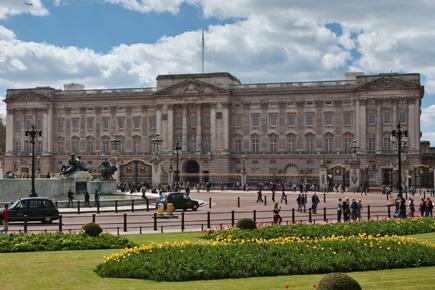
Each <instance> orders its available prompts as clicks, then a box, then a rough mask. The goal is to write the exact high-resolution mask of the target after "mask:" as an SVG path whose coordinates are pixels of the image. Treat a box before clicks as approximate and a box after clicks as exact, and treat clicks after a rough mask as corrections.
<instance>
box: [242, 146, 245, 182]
mask: <svg viewBox="0 0 435 290" xmlns="http://www.w3.org/2000/svg"><path fill="white" fill-rule="evenodd" d="M245 160H246V155H245V154H243V155H242V189H243V190H245V189H246V167H245Z"/></svg>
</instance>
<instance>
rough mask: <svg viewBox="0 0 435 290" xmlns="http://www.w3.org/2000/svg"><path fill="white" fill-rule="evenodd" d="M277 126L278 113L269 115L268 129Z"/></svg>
mask: <svg viewBox="0 0 435 290" xmlns="http://www.w3.org/2000/svg"><path fill="white" fill-rule="evenodd" d="M277 126H278V113H270V114H269V128H276V127H277Z"/></svg>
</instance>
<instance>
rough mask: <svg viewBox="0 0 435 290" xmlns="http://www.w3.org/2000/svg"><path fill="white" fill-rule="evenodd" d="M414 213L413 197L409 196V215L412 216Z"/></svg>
mask: <svg viewBox="0 0 435 290" xmlns="http://www.w3.org/2000/svg"><path fill="white" fill-rule="evenodd" d="M414 213H415V205H414V199H412V198H410V199H409V214H408V216H409V217H414Z"/></svg>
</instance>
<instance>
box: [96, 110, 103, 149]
mask: <svg viewBox="0 0 435 290" xmlns="http://www.w3.org/2000/svg"><path fill="white" fill-rule="evenodd" d="M94 110H95V150H96V152H97V153H98V154H101V152H102V151H103V150H102V149H103V148H101V107H95V108H94Z"/></svg>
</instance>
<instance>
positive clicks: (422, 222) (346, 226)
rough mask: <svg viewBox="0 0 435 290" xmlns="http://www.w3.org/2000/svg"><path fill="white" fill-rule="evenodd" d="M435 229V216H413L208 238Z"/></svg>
mask: <svg viewBox="0 0 435 290" xmlns="http://www.w3.org/2000/svg"><path fill="white" fill-rule="evenodd" d="M430 232H435V218H413V219H401V220H385V221H369V222H352V223H334V224H294V225H282V226H278V225H274V226H264V227H259V228H257V229H256V230H250V231H245V230H241V229H238V228H230V229H225V230H217V231H210V232H207V233H205V234H204V235H203V238H205V239H212V240H220V239H227V238H231V239H259V238H261V239H274V238H279V237H308V238H314V237H323V236H325V237H330V236H332V235H335V236H352V235H358V234H359V233H366V234H368V235H373V236H375V235H380V236H385V235H399V236H403V235H414V234H423V233H430Z"/></svg>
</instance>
